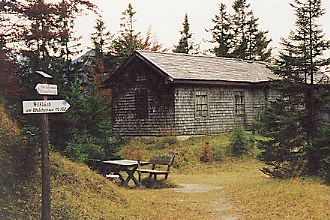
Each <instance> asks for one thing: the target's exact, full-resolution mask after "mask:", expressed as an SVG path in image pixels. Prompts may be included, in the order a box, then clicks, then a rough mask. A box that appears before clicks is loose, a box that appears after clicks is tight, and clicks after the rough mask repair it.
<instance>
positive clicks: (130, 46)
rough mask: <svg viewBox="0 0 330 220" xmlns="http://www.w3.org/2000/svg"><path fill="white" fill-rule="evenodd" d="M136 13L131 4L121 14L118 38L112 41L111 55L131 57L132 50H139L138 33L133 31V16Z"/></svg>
mask: <svg viewBox="0 0 330 220" xmlns="http://www.w3.org/2000/svg"><path fill="white" fill-rule="evenodd" d="M135 14H136V12H135V11H134V9H133V6H132V5H131V4H128V7H127V9H126V10H125V11H123V13H122V15H123V16H122V17H121V23H120V36H119V37H117V38H116V39H115V40H114V41H113V46H112V47H113V49H112V50H113V51H112V52H113V54H114V55H116V56H118V57H122V58H126V57H128V56H129V55H131V54H132V53H133V52H134V50H136V49H139V45H138V39H139V38H140V34H141V33H140V32H136V31H135V30H134V29H133V24H134V22H135V19H134V15H135Z"/></svg>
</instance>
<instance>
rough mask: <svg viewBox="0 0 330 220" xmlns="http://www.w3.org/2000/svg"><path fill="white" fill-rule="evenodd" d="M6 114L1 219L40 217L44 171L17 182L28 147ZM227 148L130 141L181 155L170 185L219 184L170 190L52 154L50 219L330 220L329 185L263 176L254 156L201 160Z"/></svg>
mask: <svg viewBox="0 0 330 220" xmlns="http://www.w3.org/2000/svg"><path fill="white" fill-rule="evenodd" d="M0 113H1V115H0V116H1V117H0V125H1V126H0V128H1V129H0V131H1V132H0V141H1V145H0V152H1V154H0V169H1V171H2V172H1V173H0V175H1V176H0V177H1V178H0V183H1V185H0V188H1V192H0V195H1V196H0V218H1V219H38V218H40V217H39V215H40V204H41V189H40V187H41V183H40V169H39V168H37V169H36V170H35V172H34V176H33V177H32V178H30V180H29V181H22V182H19V183H18V182H17V176H15V173H16V171H17V170H16V171H15V170H14V168H15V167H14V166H12V165H13V164H12V162H13V161H16V160H14V158H13V157H14V155H13V154H12V153H13V152H12V151H11V150H9V149H14V148H17V147H22V146H24V143H23V142H18V141H17V140H15V137H16V136H19V134H18V129H17V125H15V123H14V122H12V121H11V120H10V119H9V118H8V117H6V115H5V114H3V111H2V110H1V109H0ZM10 134H15V135H10ZM206 143H208V144H206ZM17 144H19V146H18V145H17ZM228 145H229V139H228V136H227V135H225V134H222V135H213V136H208V137H206V136H201V137H193V138H190V139H187V140H177V139H175V138H173V137H169V138H147V139H132V140H130V141H128V143H127V144H126V146H125V147H124V148H123V151H122V153H123V154H126V155H124V157H125V158H129V157H132V158H133V157H141V158H142V159H147V158H148V157H149V156H150V155H151V154H174V155H176V158H175V164H174V167H173V170H172V171H173V172H172V173H171V174H170V175H169V180H168V182H166V184H165V185H166V186H175V185H176V184H187V183H188V184H199V185H201V186H203V185H211V186H215V187H218V188H215V189H213V190H211V191H206V192H195V193H182V192H179V191H174V190H173V189H169V188H166V189H164V188H163V187H162V185H161V184H160V185H161V187H160V188H162V189H123V188H121V187H118V186H117V185H116V184H114V182H111V181H109V180H106V179H105V178H104V177H102V176H101V175H99V174H97V173H95V172H93V171H91V170H90V169H89V168H88V167H87V166H85V165H83V164H78V163H74V162H71V161H69V160H68V159H66V158H64V157H62V156H61V155H59V154H58V153H52V154H51V174H52V184H51V189H52V217H53V219H72V220H75V219H114V220H116V219H127V220H129V219H138V220H139V219H141V220H144V219H160V220H161V219H173V220H174V219H175V220H180V219H182V220H186V219H189V220H194V219H196V220H197V219H198V220H200V219H225V218H238V219H240V218H242V219H330V208H329V204H330V189H329V187H328V186H325V185H324V184H322V183H321V181H320V180H318V179H310V178H309V179H301V180H299V181H295V182H292V181H289V180H282V181H276V180H274V179H271V178H269V177H267V176H265V175H264V174H262V172H260V171H259V169H260V168H261V167H262V166H263V164H262V163H260V162H258V161H255V160H253V159H251V158H241V159H233V158H231V157H226V158H224V160H223V161H222V162H209V163H202V162H201V161H200V159H201V156H202V155H203V154H204V156H205V155H206V156H207V157H210V158H209V159H210V161H214V158H212V152H213V151H214V149H217V148H221V149H222V150H223V152H224V153H227V152H228V149H227V146H228ZM205 146H207V147H205ZM14 152H16V153H17V152H19V151H17V150H16V151H14ZM16 153H15V155H16ZM24 155H25V154H24ZM22 158H26V157H22ZM25 168H26V167H25ZM21 171H24V169H23V170H22V169H21Z"/></svg>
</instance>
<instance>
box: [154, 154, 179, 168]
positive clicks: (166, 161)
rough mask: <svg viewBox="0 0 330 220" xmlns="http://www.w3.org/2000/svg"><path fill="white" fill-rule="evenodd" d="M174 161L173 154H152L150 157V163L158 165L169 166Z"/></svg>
mask: <svg viewBox="0 0 330 220" xmlns="http://www.w3.org/2000/svg"><path fill="white" fill-rule="evenodd" d="M173 161H174V156H173V155H152V156H151V157H150V161H149V162H150V163H152V164H158V165H168V166H171V165H172V164H173Z"/></svg>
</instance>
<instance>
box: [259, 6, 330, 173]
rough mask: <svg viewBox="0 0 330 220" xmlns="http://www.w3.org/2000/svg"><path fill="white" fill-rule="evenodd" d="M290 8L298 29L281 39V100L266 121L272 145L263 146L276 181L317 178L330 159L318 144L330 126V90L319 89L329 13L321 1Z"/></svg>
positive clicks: (266, 128)
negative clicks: (323, 23)
mask: <svg viewBox="0 0 330 220" xmlns="http://www.w3.org/2000/svg"><path fill="white" fill-rule="evenodd" d="M291 6H292V7H293V8H294V9H295V12H296V13H295V15H296V24H295V26H296V28H295V30H294V31H291V32H290V34H289V36H288V38H287V39H282V46H283V49H282V50H281V51H280V55H279V58H278V59H277V63H276V67H275V73H276V74H278V75H279V76H281V77H282V80H281V81H280V82H279V83H278V87H277V88H278V90H279V92H280V97H279V98H278V100H277V101H276V102H275V103H272V104H271V105H270V108H268V109H267V111H266V113H265V115H264V117H263V120H262V124H263V129H262V133H263V134H264V135H265V136H267V137H269V138H270V139H269V141H266V142H264V144H263V146H262V148H263V150H264V152H263V153H262V154H261V159H262V160H263V161H264V162H266V164H268V165H270V166H271V169H265V171H266V172H267V173H269V174H271V175H274V174H276V173H283V175H284V174H286V175H289V176H290V175H291V176H296V175H300V174H301V172H303V171H309V172H310V173H317V172H318V171H319V170H320V169H321V167H322V163H323V162H322V161H323V158H324V157H327V156H329V155H324V154H322V150H321V149H320V145H318V144H315V143H319V141H318V142H317V141H316V142H315V140H316V139H320V138H319V137H318V136H319V133H318V132H317V131H318V130H320V129H321V125H322V124H323V125H322V126H325V127H324V128H326V126H327V124H328V123H329V122H326V121H324V120H321V119H322V114H324V113H322V106H327V103H326V102H325V100H329V95H330V94H329V88H328V87H326V86H322V85H317V84H315V76H316V74H317V73H318V72H319V70H320V68H321V67H323V66H325V65H327V64H328V61H329V59H325V58H324V56H323V52H324V51H325V50H327V49H329V46H330V45H329V43H328V42H326V41H325V40H324V39H323V38H324V34H323V32H322V29H321V28H320V26H319V25H318V19H319V18H320V17H321V16H322V15H323V14H324V9H323V8H322V5H321V0H305V1H303V0H294V2H293V3H292V4H291ZM321 121H322V124H321V123H320V122H321ZM324 123H325V125H324ZM290 126H291V128H290ZM276 152H277V153H276ZM298 171H299V172H298Z"/></svg>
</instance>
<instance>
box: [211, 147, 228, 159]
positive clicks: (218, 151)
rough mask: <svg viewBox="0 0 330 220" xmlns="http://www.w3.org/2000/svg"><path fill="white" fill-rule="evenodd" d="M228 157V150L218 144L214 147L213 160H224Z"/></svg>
mask: <svg viewBox="0 0 330 220" xmlns="http://www.w3.org/2000/svg"><path fill="white" fill-rule="evenodd" d="M225 159H226V150H225V149H224V148H223V147H221V146H216V147H215V148H214V149H213V160H214V161H217V162H222V161H224V160H225Z"/></svg>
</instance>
